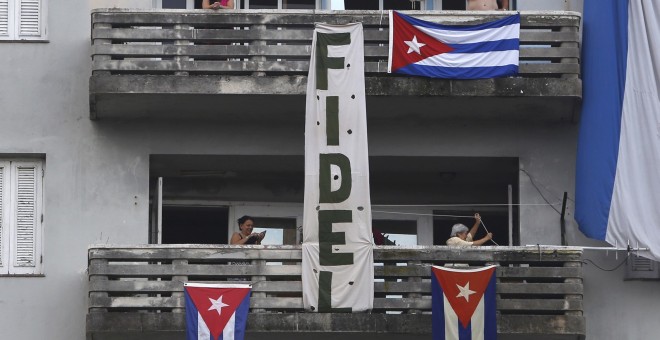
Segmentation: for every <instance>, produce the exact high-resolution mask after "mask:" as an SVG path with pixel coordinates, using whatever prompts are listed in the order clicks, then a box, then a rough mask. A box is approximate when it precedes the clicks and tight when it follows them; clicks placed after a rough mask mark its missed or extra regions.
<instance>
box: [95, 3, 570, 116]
mask: <svg viewBox="0 0 660 340" xmlns="http://www.w3.org/2000/svg"><path fill="white" fill-rule="evenodd" d="M413 14H414V15H415V16H417V17H419V18H422V19H425V20H429V21H435V22H440V23H444V24H468V23H480V22H485V21H491V20H494V19H497V18H500V17H502V16H504V15H506V14H507V13H505V12H497V13H495V12H463V11H461V12H458V11H419V12H415V13H413ZM580 20H581V17H580V14H579V13H576V12H523V13H521V37H520V40H521V50H520V63H521V65H520V74H519V75H518V76H517V77H510V78H498V79H484V80H443V79H426V78H418V77H402V76H394V75H390V74H388V73H387V58H388V29H389V28H388V25H389V21H388V14H387V12H380V11H303V10H281V11H264V10H235V11H234V10H232V11H229V10H227V11H213V12H211V11H203V10H193V11H180V10H151V11H145V10H126V9H103V10H95V11H93V12H92V45H93V46H92V59H93V61H92V76H91V79H90V118H91V119H117V118H120V119H125V118H129V119H138V118H142V119H148V120H153V119H168V118H175V119H218V120H223V121H236V120H238V121H255V119H258V120H259V121H283V122H291V121H294V122H302V121H303V119H304V110H305V104H304V103H305V86H306V79H307V77H306V76H307V72H308V67H309V55H310V45H311V38H312V31H313V28H314V26H313V23H314V22H327V23H336V24H341V23H348V22H356V21H358V22H362V23H363V26H364V39H365V41H364V44H365V73H366V74H365V76H366V94H367V111H368V119H369V120H371V121H374V120H381V121H386V122H388V121H393V120H395V119H397V118H400V117H404V116H405V117H411V116H413V117H419V118H420V119H422V120H427V119H498V120H502V119H507V120H514V121H518V120H534V121H538V120H541V121H576V119H577V113H576V112H577V108H578V106H579V103H580V100H581V97H582V82H581V80H580V63H579V56H580V48H579V42H580V32H579V27H580ZM475 97H476V99H477V100H475ZM438 108H442V109H441V110H439V109H438Z"/></svg>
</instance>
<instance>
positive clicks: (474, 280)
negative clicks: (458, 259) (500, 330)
mask: <svg viewBox="0 0 660 340" xmlns="http://www.w3.org/2000/svg"><path fill="white" fill-rule="evenodd" d="M495 277H496V275H495V266H488V267H483V268H478V269H453V268H445V267H437V266H433V268H432V273H431V287H432V288H431V292H432V296H433V302H432V304H433V306H432V308H433V309H432V313H433V315H432V322H433V325H432V328H433V340H441V339H442V340H472V339H481V340H494V339H497V317H496V314H495V309H496V306H495V305H496V300H495V293H496V292H495Z"/></svg>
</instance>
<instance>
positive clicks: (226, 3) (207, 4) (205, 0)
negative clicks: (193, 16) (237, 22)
mask: <svg viewBox="0 0 660 340" xmlns="http://www.w3.org/2000/svg"><path fill="white" fill-rule="evenodd" d="M211 1H213V3H211ZM202 8H203V9H234V0H220V1H215V0H202Z"/></svg>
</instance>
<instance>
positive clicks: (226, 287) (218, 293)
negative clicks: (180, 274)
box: [184, 283, 252, 340]
mask: <svg viewBox="0 0 660 340" xmlns="http://www.w3.org/2000/svg"><path fill="white" fill-rule="evenodd" d="M251 290H252V286H251V285H247V284H203V283H186V284H184V292H185V297H186V339H187V340H243V339H244V338H245V325H246V323H247V317H248V310H249V309H250V291H251Z"/></svg>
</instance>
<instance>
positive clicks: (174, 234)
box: [162, 206, 228, 244]
mask: <svg viewBox="0 0 660 340" xmlns="http://www.w3.org/2000/svg"><path fill="white" fill-rule="evenodd" d="M227 216H228V209H227V208H226V207H185V206H183V207H178V206H164V207H163V226H162V233H163V235H162V243H163V244H227V229H228V228H227Z"/></svg>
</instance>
